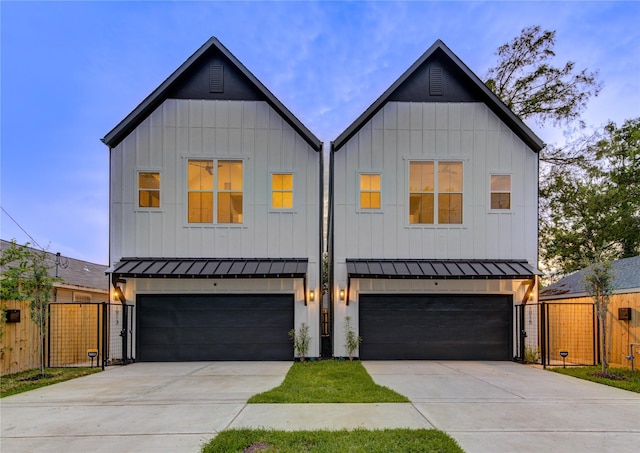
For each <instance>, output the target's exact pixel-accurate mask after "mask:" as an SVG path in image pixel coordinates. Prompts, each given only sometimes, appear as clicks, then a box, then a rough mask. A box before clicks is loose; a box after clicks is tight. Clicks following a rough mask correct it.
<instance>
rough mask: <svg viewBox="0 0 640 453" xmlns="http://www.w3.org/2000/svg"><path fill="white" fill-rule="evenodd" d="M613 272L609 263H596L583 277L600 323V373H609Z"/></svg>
mask: <svg viewBox="0 0 640 453" xmlns="http://www.w3.org/2000/svg"><path fill="white" fill-rule="evenodd" d="M613 278H614V275H613V270H612V267H611V262H610V261H596V262H594V263H593V264H591V265H590V266H589V267H588V268H587V270H586V272H585V275H584V288H585V290H586V292H587V293H588V294H589V295H590V296H591V298H592V299H593V302H594V304H595V306H596V312H597V314H598V322H599V323H600V351H601V352H602V372H603V373H608V371H609V349H608V348H607V344H608V340H607V313H608V312H609V300H610V299H611V295H612V294H613Z"/></svg>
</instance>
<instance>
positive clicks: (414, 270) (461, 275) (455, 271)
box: [346, 259, 539, 279]
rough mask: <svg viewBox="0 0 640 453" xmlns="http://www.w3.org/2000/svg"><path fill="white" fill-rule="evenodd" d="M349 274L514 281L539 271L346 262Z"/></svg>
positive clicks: (518, 265) (468, 264) (481, 264)
mask: <svg viewBox="0 0 640 453" xmlns="http://www.w3.org/2000/svg"><path fill="white" fill-rule="evenodd" d="M346 263H347V274H348V275H349V277H355V278H406V279H433V278H436V279H513V278H533V276H534V275H538V274H539V273H538V271H537V270H535V269H534V268H533V267H531V266H530V265H529V264H528V263H527V262H526V261H515V260H416V259H408V260H394V259H380V260H376V259H347V260H346Z"/></svg>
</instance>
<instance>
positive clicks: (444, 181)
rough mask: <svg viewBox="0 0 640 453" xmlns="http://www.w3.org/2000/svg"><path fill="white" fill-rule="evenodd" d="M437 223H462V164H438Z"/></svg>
mask: <svg viewBox="0 0 640 453" xmlns="http://www.w3.org/2000/svg"><path fill="white" fill-rule="evenodd" d="M438 223H440V224H446V223H462V162H438Z"/></svg>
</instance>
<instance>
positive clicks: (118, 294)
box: [113, 286, 126, 302]
mask: <svg viewBox="0 0 640 453" xmlns="http://www.w3.org/2000/svg"><path fill="white" fill-rule="evenodd" d="M113 295H114V296H115V298H116V299H118V300H119V301H120V302H126V299H125V298H124V293H123V292H122V289H120V287H119V286H116V287H115V288H113Z"/></svg>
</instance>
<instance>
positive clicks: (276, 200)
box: [271, 192, 282, 209]
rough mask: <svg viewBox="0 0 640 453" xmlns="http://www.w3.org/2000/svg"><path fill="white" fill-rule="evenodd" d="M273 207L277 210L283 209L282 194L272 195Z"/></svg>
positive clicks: (273, 193) (274, 193) (275, 193)
mask: <svg viewBox="0 0 640 453" xmlns="http://www.w3.org/2000/svg"><path fill="white" fill-rule="evenodd" d="M271 207H273V208H275V209H281V208H282V192H272V193H271Z"/></svg>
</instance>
